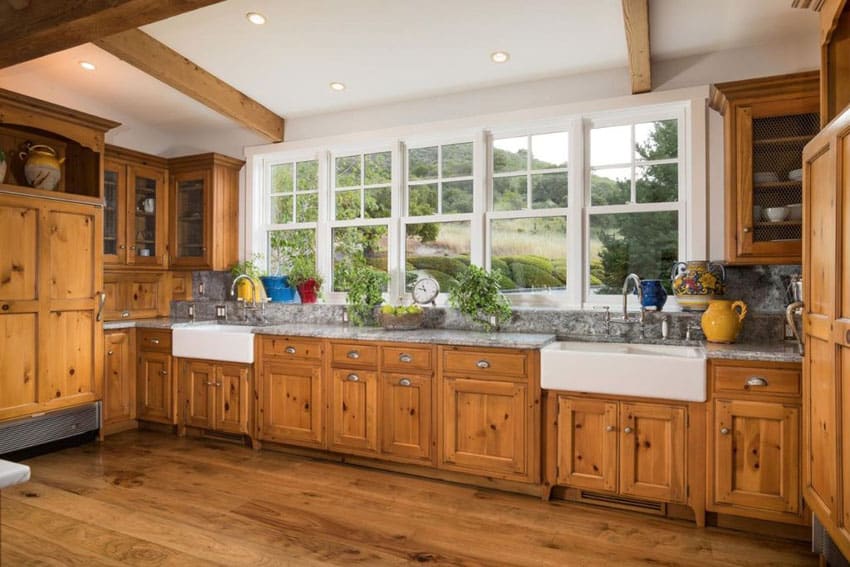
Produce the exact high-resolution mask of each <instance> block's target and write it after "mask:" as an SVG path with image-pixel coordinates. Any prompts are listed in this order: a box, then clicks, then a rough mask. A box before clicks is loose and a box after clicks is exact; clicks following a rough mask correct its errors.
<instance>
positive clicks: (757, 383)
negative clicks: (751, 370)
mask: <svg viewBox="0 0 850 567" xmlns="http://www.w3.org/2000/svg"><path fill="white" fill-rule="evenodd" d="M747 386H754V387H764V386H767V378H764V377H762V376H750V377H749V378H747Z"/></svg>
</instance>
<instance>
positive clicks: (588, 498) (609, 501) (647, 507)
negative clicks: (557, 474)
mask: <svg viewBox="0 0 850 567" xmlns="http://www.w3.org/2000/svg"><path fill="white" fill-rule="evenodd" d="M579 501H581V502H592V503H594V504H601V505H603V506H611V507H615V508H621V509H622V508H625V509H628V510H638V511H641V512H651V513H654V514H665V513H666V512H667V506H666V505H665V504H664V503H663V502H651V501H648V500H638V499H637V498H627V497H625V496H614V495H610V494H598V493H596V492H585V491H583V490H582V491H581V494H580V497H579Z"/></svg>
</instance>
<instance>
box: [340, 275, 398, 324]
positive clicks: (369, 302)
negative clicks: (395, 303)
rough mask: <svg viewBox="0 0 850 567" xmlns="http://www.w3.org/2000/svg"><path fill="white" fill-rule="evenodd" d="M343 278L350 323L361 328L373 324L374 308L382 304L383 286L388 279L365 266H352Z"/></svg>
mask: <svg viewBox="0 0 850 567" xmlns="http://www.w3.org/2000/svg"><path fill="white" fill-rule="evenodd" d="M346 276H347V277H346V278H345V287H346V291H347V296H346V297H347V301H348V305H349V313H350V315H351V322H352V323H354V324H355V325H358V326H362V325H365V324H366V323H369V322H373V320H374V311H375V307H377V306H378V305H380V304H381V303H383V301H384V296H383V290H384V286H385V285H387V282H388V281H389V279H390V277H389V275H388V274H387V273H386V272H381V271H378V270H376V269H375V268H373V267H371V266H369V265H367V264H357V265H354V266H352V267H351V268H350V269H349V270H348V273H347V274H346Z"/></svg>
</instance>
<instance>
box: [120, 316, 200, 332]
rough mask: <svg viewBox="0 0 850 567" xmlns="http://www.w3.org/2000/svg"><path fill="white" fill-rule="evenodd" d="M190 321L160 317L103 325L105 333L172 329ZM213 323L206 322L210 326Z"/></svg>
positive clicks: (124, 320)
mask: <svg viewBox="0 0 850 567" xmlns="http://www.w3.org/2000/svg"><path fill="white" fill-rule="evenodd" d="M190 322H191V321H189V320H183V319H171V318H169V317H160V318H157V319H122V320H120V321H107V322H105V323H104V324H103V330H104V331H112V330H115V329H132V328H139V329H170V328H172V327H173V326H174V325H178V324H183V323H190ZM212 322H213V321H205V323H207V324H209V323H212Z"/></svg>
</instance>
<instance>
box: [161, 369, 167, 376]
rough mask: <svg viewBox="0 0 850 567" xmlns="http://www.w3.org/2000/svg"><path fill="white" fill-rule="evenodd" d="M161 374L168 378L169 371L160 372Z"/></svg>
mask: <svg viewBox="0 0 850 567" xmlns="http://www.w3.org/2000/svg"><path fill="white" fill-rule="evenodd" d="M159 373H160V374H161V375H163V376H168V370H160V371H159Z"/></svg>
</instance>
